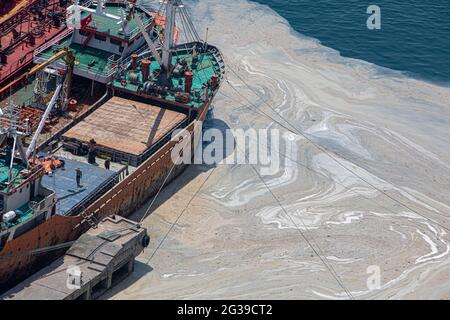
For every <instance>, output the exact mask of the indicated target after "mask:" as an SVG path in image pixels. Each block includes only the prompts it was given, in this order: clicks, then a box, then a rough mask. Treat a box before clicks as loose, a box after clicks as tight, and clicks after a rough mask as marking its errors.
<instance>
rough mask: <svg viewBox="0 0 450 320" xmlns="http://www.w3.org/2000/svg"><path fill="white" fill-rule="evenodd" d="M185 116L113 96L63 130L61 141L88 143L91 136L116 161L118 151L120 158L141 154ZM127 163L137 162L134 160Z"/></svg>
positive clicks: (102, 151)
mask: <svg viewBox="0 0 450 320" xmlns="http://www.w3.org/2000/svg"><path fill="white" fill-rule="evenodd" d="M186 118H187V116H186V115H185V114H183V113H179V112H175V111H172V110H167V109H163V108H160V107H157V106H153V105H150V104H145V103H140V102H137V101H132V100H127V99H124V98H120V97H113V98H111V99H110V100H108V101H107V102H106V103H105V104H103V105H102V106H100V107H99V108H98V109H97V110H95V111H94V112H93V113H92V114H91V115H89V116H87V117H86V118H85V119H84V120H83V121H81V122H80V123H78V124H77V125H75V126H74V127H73V128H72V129H70V130H69V131H67V132H66V133H65V134H64V135H63V141H65V142H67V143H71V142H77V143H82V144H83V145H88V144H89V141H90V140H91V139H94V140H95V141H96V143H97V150H99V153H100V154H102V153H106V154H107V155H111V156H112V160H113V161H117V160H118V159H117V158H118V156H117V154H118V153H120V154H123V157H122V158H121V160H126V157H127V156H129V157H131V158H135V157H140V156H142V155H143V154H144V153H145V152H146V151H147V150H149V149H150V148H151V147H153V146H155V145H156V144H158V143H159V142H160V141H161V140H162V139H163V138H164V137H166V136H167V135H168V134H169V133H170V132H171V131H172V130H173V129H175V128H176V127H177V126H179V125H180V124H182V122H183V121H185V120H186ZM138 162H139V161H138ZM128 163H130V164H132V165H138V163H134V161H128Z"/></svg>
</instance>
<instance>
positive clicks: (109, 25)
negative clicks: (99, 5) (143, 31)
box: [81, 3, 153, 39]
mask: <svg viewBox="0 0 450 320" xmlns="http://www.w3.org/2000/svg"><path fill="white" fill-rule="evenodd" d="M124 9H125V7H124V5H123V4H120V3H106V4H105V6H104V9H103V11H104V12H105V13H106V14H111V15H114V16H116V17H120V16H121V15H122V13H121V11H122V10H123V11H125V10H124ZM136 10H137V11H138V13H139V12H140V13H141V14H140V18H141V20H142V24H143V25H144V26H145V27H146V26H148V25H149V24H150V23H151V22H152V21H153V17H152V16H149V15H147V14H145V13H142V12H141V11H140V9H136ZM138 13H135V14H138ZM125 14H126V13H125ZM89 15H91V16H92V18H93V20H92V21H91V22H90V23H89V24H88V26H89V27H95V30H96V31H97V32H101V33H106V34H109V35H111V36H113V37H117V38H123V39H131V38H133V37H135V36H136V35H137V34H138V33H140V31H139V28H138V26H137V25H136V22H135V20H134V19H131V20H130V21H129V22H128V29H129V30H130V32H129V34H127V35H124V34H121V32H120V29H121V25H120V24H119V23H118V20H113V19H110V18H108V17H104V16H99V15H95V14H91V13H89V12H85V11H83V12H82V13H81V19H85V18H87V17H88V16H89Z"/></svg>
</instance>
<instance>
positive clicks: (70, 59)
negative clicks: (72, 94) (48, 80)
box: [0, 49, 75, 103]
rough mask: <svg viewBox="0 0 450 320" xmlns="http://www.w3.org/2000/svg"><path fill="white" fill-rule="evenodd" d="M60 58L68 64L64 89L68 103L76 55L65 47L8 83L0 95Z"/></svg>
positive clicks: (0, 90)
mask: <svg viewBox="0 0 450 320" xmlns="http://www.w3.org/2000/svg"><path fill="white" fill-rule="evenodd" d="M58 59H63V60H64V62H65V63H66V65H67V74H66V78H65V80H64V85H63V91H64V96H63V101H65V102H64V103H67V98H68V94H69V91H70V86H71V85H72V75H73V67H74V64H75V56H74V55H73V52H72V51H70V50H68V49H63V50H61V51H59V52H58V53H56V54H55V55H53V56H51V57H50V58H49V59H48V60H47V61H44V62H42V63H40V64H38V65H35V66H34V67H33V68H31V70H30V71H28V72H26V73H24V74H23V75H21V76H20V77H19V78H17V79H16V80H14V81H12V82H10V83H8V84H7V85H6V86H4V87H3V88H1V89H0V96H2V94H3V93H8V90H9V89H11V88H13V87H14V86H15V85H17V84H19V83H21V82H22V81H24V80H26V79H28V78H29V77H30V76H32V75H34V74H36V73H37V72H39V71H42V70H44V69H45V68H46V67H47V66H48V65H50V64H51V63H52V62H54V61H56V60H58Z"/></svg>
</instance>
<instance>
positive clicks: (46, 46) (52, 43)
mask: <svg viewBox="0 0 450 320" xmlns="http://www.w3.org/2000/svg"><path fill="white" fill-rule="evenodd" d="M71 33H73V29H70V28H69V29H66V30H64V31H63V32H61V33H60V34H59V35H57V36H56V37H55V38H54V39H53V40H52V41H50V42H47V43H45V44H43V45H42V46H40V47H38V48H37V49H36V50H34V56H37V55H38V54H40V53H41V52H42V51H45V50H47V49H48V48H50V47H51V46H53V45H55V44H56V43H57V42H59V41H61V40H62V39H64V38H65V37H67V36H68V35H69V34H71Z"/></svg>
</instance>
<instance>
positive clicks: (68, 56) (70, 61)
mask: <svg viewBox="0 0 450 320" xmlns="http://www.w3.org/2000/svg"><path fill="white" fill-rule="evenodd" d="M58 59H63V60H64V62H65V63H66V65H67V69H66V74H65V78H64V81H62V82H60V83H58V84H57V87H56V90H55V92H54V93H53V96H52V98H51V100H50V103H49V104H48V106H47V108H46V110H45V112H44V115H43V116H42V119H41V121H40V123H39V126H38V128H37V130H36V132H35V134H34V136H33V139H32V141H31V143H30V145H29V147H28V149H27V151H26V153H25V152H24V151H23V147H22V145H21V141H20V139H17V134H16V132H17V130H16V128H15V127H16V126H17V125H16V126H13V127H12V128H13V129H12V131H11V130H9V131H8V135H9V136H12V137H14V146H13V150H12V158H14V153H15V149H16V142H17V143H18V146H19V151H20V154H21V158H22V160H23V162H24V163H26V164H27V163H28V161H27V160H26V159H28V158H29V157H30V155H31V153H32V152H33V151H34V148H35V145H36V142H37V139H38V137H39V134H40V133H41V131H42V129H43V127H44V125H45V121H46V120H47V118H48V116H49V115H50V112H51V110H52V109H53V107H54V105H55V103H56V101H57V100H58V97H60V98H61V101H62V104H63V107H64V105H65V104H66V103H67V100H68V95H69V91H70V87H71V84H72V74H73V68H74V64H75V56H74V55H73V53H72V51H70V50H68V49H63V50H61V51H59V52H58V53H56V54H55V55H53V56H52V57H50V58H49V59H48V60H47V61H44V62H43V63H40V64H38V65H36V66H34V67H33V68H32V69H31V70H30V71H28V72H26V73H24V74H23V75H22V76H20V77H19V78H18V79H17V80H15V81H13V82H11V83H9V84H8V85H6V86H5V87H3V88H2V89H1V90H0V93H1V92H7V90H9V89H10V88H11V87H12V86H13V85H14V84H16V83H20V82H21V81H24V80H26V79H28V78H29V77H31V76H32V75H34V74H36V73H37V72H39V71H42V70H44V69H45V68H46V67H48V66H49V65H50V64H51V63H53V62H54V61H56V60H58ZM61 93H62V94H61ZM60 94H61V95H60ZM11 114H12V113H11ZM13 118H15V119H16V118H17V119H16V120H15V121H18V116H17V115H16V116H15V117H12V116H11V119H13ZM11 121H13V120H11ZM12 161H13V160H12ZM11 163H12V162H11Z"/></svg>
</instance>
